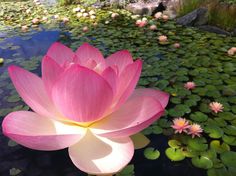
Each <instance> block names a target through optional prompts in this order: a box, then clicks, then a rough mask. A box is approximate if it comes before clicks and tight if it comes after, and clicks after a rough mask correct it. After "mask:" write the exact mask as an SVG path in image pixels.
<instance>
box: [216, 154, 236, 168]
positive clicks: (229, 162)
mask: <svg viewBox="0 0 236 176" xmlns="http://www.w3.org/2000/svg"><path fill="white" fill-rule="evenodd" d="M220 158H221V160H222V162H223V163H224V164H225V165H226V166H228V167H236V162H235V158H236V152H233V151H227V152H224V153H221V155H220Z"/></svg>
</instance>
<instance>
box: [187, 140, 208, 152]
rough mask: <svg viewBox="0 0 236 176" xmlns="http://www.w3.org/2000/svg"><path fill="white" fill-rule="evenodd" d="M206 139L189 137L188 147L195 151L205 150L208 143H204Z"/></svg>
mask: <svg viewBox="0 0 236 176" xmlns="http://www.w3.org/2000/svg"><path fill="white" fill-rule="evenodd" d="M206 142H207V141H206V139H205V138H203V137H201V138H190V139H189V140H188V142H187V143H188V147H190V148H191V149H193V150H196V151H205V150H206V149H207V148H208V144H206Z"/></svg>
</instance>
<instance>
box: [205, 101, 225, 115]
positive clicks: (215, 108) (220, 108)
mask: <svg viewBox="0 0 236 176" xmlns="http://www.w3.org/2000/svg"><path fill="white" fill-rule="evenodd" d="M209 108H210V109H211V110H212V111H213V112H214V113H218V112H222V111H223V109H224V106H223V105H222V104H221V103H218V102H211V103H210V104H209Z"/></svg>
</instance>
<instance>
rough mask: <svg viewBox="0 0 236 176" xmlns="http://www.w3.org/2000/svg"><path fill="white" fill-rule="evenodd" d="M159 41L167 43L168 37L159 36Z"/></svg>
mask: <svg viewBox="0 0 236 176" xmlns="http://www.w3.org/2000/svg"><path fill="white" fill-rule="evenodd" d="M158 40H159V42H167V41H168V39H167V36H165V35H161V36H159V37H158Z"/></svg>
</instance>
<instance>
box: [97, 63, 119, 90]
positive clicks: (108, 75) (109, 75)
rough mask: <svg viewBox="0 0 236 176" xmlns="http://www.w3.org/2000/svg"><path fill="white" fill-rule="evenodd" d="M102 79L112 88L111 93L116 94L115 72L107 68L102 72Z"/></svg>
mask: <svg viewBox="0 0 236 176" xmlns="http://www.w3.org/2000/svg"><path fill="white" fill-rule="evenodd" d="M101 75H102V77H103V78H104V79H105V80H106V81H107V82H108V83H109V84H110V86H111V87H112V90H113V92H114V93H115V92H116V88H117V79H118V77H117V74H116V72H115V70H114V69H113V68H111V67H107V68H106V69H105V70H104V71H103V72H102V74H101Z"/></svg>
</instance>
